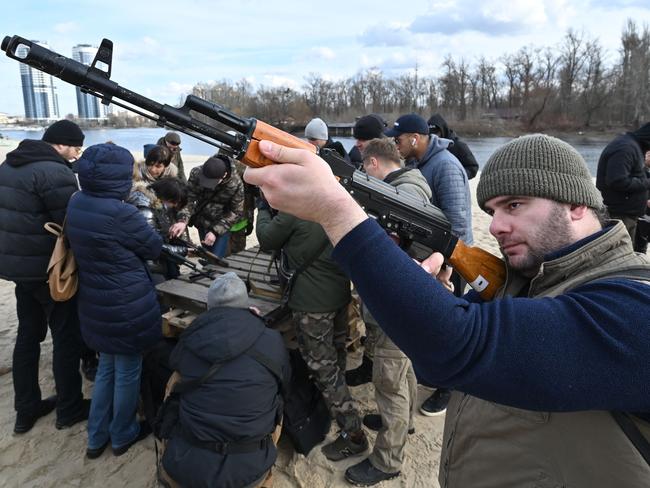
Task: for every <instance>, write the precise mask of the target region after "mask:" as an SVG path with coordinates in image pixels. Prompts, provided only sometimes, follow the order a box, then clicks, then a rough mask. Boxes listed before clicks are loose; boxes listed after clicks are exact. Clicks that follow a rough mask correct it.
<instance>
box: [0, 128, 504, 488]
mask: <svg viewBox="0 0 650 488" xmlns="http://www.w3.org/2000/svg"><path fill="white" fill-rule="evenodd" d="M116 142H119V141H116ZM11 149H13V147H12V146H11V145H1V146H0V157H1V159H0V160H2V161H4V159H5V155H6V153H7V152H8V151H9V150H11ZM134 156H135V157H136V158H140V157H142V155H141V154H135V153H134ZM205 159H206V157H205V156H188V155H185V154H184V155H183V160H184V162H185V166H186V171H189V169H190V168H191V167H193V166H195V165H197V164H201V163H202V162H203V161H204V160H205ZM477 181H478V178H475V179H473V180H472V181H471V182H470V183H471V187H472V195H473V207H474V208H473V230H474V241H475V242H474V244H475V245H478V246H481V247H483V248H484V249H487V250H489V251H491V252H493V253H498V250H497V247H496V243H495V241H494V239H493V238H492V237H491V236H490V235H489V233H488V225H489V224H488V218H487V215H486V214H485V213H483V212H482V211H481V210H480V209H479V208H478V206H477V205H476V197H475V191H476V183H477ZM195 239H196V238H195ZM255 244H256V242H255V239H254V236H249V240H248V246H253V245H255ZM0 317H4V319H3V323H2V325H0V486H2V487H21V488H28V487H68V486H70V487H83V488H88V487H106V486H129V487H131V486H132V487H155V486H157V483H156V479H155V451H154V443H153V438H152V437H149V438H148V439H146V440H145V441H143V442H140V443H138V444H136V445H135V446H134V447H132V448H131V449H130V450H129V451H128V453H127V454H125V455H124V456H121V457H115V456H113V455H112V454H111V453H110V450H108V451H106V452H105V453H104V454H103V455H102V456H101V457H100V458H99V459H97V460H92V461H91V460H88V459H86V458H85V449H86V424H85V422H84V423H80V424H78V425H75V426H74V427H72V428H71V429H68V430H62V431H58V430H56V429H55V427H54V421H55V416H54V414H53V413H52V414H50V415H48V416H46V417H44V418H42V419H40V420H39V421H38V422H37V423H36V425H35V427H34V428H33V429H32V430H31V431H30V432H29V433H27V434H24V435H21V436H17V435H14V434H13V425H14V421H15V412H14V408H13V386H12V375H11V362H12V352H13V344H14V340H15V336H16V330H17V319H16V311H15V298H14V284H13V283H11V282H7V281H0ZM349 359H350V362H349V365H350V366H352V367H353V366H355V365H356V363H358V361H359V360H360V357H359V353H355V355H354V356H352V357H350V358H349ZM40 386H41V390H42V393H43V396H44V397H45V396H48V395H50V394H52V393H54V381H53V377H52V343H51V338H50V336H49V334H48V337H47V339H46V340H45V342H44V343H43V344H42V349H41V361H40ZM351 390H352V394H353V396H354V397H355V398H356V399H357V400H358V401H359V403H360V406H361V409H362V412H363V413H368V412H372V411H374V409H375V405H374V393H373V389H372V387H371V386H369V385H364V386H360V387H355V388H352V389H351ZM91 392H92V383H89V382H87V381H86V380H84V394H85V396H87V397H88V398H90V396H91ZM428 393H429V390H428V389H426V388H423V387H420V391H419V396H420V401H422V400H424V399H425V398H426V397H427V396H428ZM443 421H444V417H442V416H441V417H434V418H429V417H424V416H422V415H420V414H419V413H418V414H417V415H416V421H415V430H416V432H415V434H413V435H411V436H409V441H408V445H407V449H406V460H405V463H404V467H403V470H402V475H401V476H400V477H398V478H396V479H394V480H391V481H387V482H384V483H382V484H381V485H380V486H382V487H384V488H396V487H418V488H425V487H426V488H436V487H438V486H439V485H438V481H437V473H438V463H439V454H440V447H441V440H442V427H443ZM335 436H336V431H335V430H334V429H333V430H332V431H331V432H330V436H329V439H333V438H334V437H335ZM369 437H370V441H371V444H372V441H373V440H374V433H372V432H371V433H370V436H369ZM279 451H280V453H279V458H278V462H277V464H276V469H275V473H276V477H275V480H276V482H275V485H274V486H276V487H277V488H294V487H305V488H306V487H309V488H325V487H344V486H350V485H348V483H347V482H346V481H345V480H344V478H343V473H344V471H345V469H346V468H347V467H348V466H350V465H351V464H355V463H357V462H359V461H360V460H361V459H362V458H361V457H356V458H353V459H350V460H347V461H343V462H340V463H331V462H329V461H328V460H327V459H325V457H324V456H323V455H322V454H321V452H320V449H319V448H315V449H313V450H312V452H311V453H310V455H309V456H307V457H304V456H302V455H299V454H295V453H293V451H292V449H291V446H290V443H289V442H288V441H287V440H285V439H281V441H280V450H279Z"/></svg>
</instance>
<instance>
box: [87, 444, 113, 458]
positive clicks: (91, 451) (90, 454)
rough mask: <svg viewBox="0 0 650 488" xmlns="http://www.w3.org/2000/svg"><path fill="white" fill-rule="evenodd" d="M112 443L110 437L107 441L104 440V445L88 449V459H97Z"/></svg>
mask: <svg viewBox="0 0 650 488" xmlns="http://www.w3.org/2000/svg"><path fill="white" fill-rule="evenodd" d="M110 443H111V440H110V439H108V440H107V441H106V442H104V445H103V446H99V447H97V448H95V449H90V448H88V449H86V457H87V458H88V459H97V458H98V457H99V456H101V455H102V454H103V453H104V451H105V450H106V448H107V447H108V445H109V444H110Z"/></svg>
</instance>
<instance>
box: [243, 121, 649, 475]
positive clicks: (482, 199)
mask: <svg viewBox="0 0 650 488" xmlns="http://www.w3.org/2000/svg"><path fill="white" fill-rule="evenodd" d="M260 149H261V151H262V153H263V154H264V155H265V156H266V157H268V158H270V159H272V160H274V161H278V162H282V163H294V164H293V165H291V164H282V165H272V166H267V167H265V168H260V169H254V170H248V171H247V173H246V175H245V179H246V180H247V181H248V182H249V183H251V184H255V185H258V186H260V187H261V188H262V190H263V191H264V194H265V196H266V198H267V199H268V201H269V203H270V204H271V205H273V207H274V208H278V209H280V210H282V211H285V212H290V213H292V214H295V215H296V216H298V217H300V218H303V219H309V220H312V221H315V222H318V223H319V224H321V225H322V226H323V228H324V230H325V232H326V233H327V235H328V236H329V238H330V240H331V241H332V243H333V244H334V246H335V247H334V251H333V253H332V257H333V259H334V260H335V261H336V262H338V263H339V265H340V266H341V268H342V269H343V270H344V271H345V272H346V273H347V274H348V276H350V278H351V279H352V281H353V282H354V284H355V285H356V287H357V289H358V291H359V294H360V296H361V298H362V299H363V301H364V303H365V304H366V305H367V306H368V309H369V310H370V312H371V313H372V314H373V316H374V317H375V318H376V319H377V322H378V323H379V325H380V326H381V328H382V329H383V330H384V332H386V334H387V335H388V336H389V337H390V338H391V339H392V340H393V341H394V342H395V344H396V345H397V346H398V347H399V348H400V349H401V350H402V351H404V352H405V353H406V355H407V356H408V357H409V358H410V359H411V361H412V362H413V366H414V368H415V370H416V371H418V372H419V374H420V376H421V377H422V378H423V379H424V380H426V381H427V382H429V383H432V384H437V385H442V386H444V387H446V388H450V389H452V390H454V393H453V394H452V397H451V400H450V403H449V407H448V409H447V415H446V418H445V431H444V437H443V439H442V453H441V459H440V473H439V481H440V485H441V486H442V487H465V486H477V485H479V484H480V486H484V487H519V486H533V485H536V486H537V485H540V486H541V485H548V486H559V485H563V486H625V487H639V488H640V487H645V486H647V484H648V479H650V456H649V455H648V453H649V452H650V444H649V443H648V439H650V423H649V422H650V413H649V412H650V393H649V390H648V386H647V385H648V381H649V380H650V363H649V362H648V357H649V356H650V327H648V316H650V313H649V312H650V305H649V304H650V260H649V259H648V258H647V257H646V256H643V255H640V254H635V253H634V251H633V250H632V243H631V241H630V237H629V235H628V233H627V231H626V229H625V227H624V225H623V224H622V223H621V222H618V221H615V222H611V221H609V222H608V221H603V220H602V219H601V215H602V213H601V208H602V201H601V198H600V194H599V192H598V190H597V189H596V188H595V186H594V185H593V183H592V179H591V177H590V175H589V172H588V171H587V168H586V165H585V162H584V160H583V159H582V157H581V156H580V155H579V154H578V153H577V152H576V151H575V150H574V149H573V148H572V147H571V146H569V145H568V144H566V143H565V142H563V141H560V140H559V139H555V138H553V137H548V136H545V135H541V134H536V135H530V136H524V137H520V138H518V139H515V140H513V141H511V142H509V143H508V144H506V145H504V146H503V147H501V148H500V149H498V150H497V151H496V152H495V153H494V154H493V155H492V156H491V157H490V159H489V161H488V162H487V164H486V166H485V167H484V168H483V174H482V175H481V180H480V182H479V186H478V190H477V199H478V203H479V205H480V206H481V208H482V209H484V210H485V211H486V212H487V213H488V214H490V215H491V216H492V222H491V224H490V232H491V234H492V235H493V236H494V237H495V238H496V239H497V241H498V242H499V246H500V247H501V251H502V253H503V255H504V258H505V261H506V266H507V268H508V273H507V281H506V283H504V285H503V286H502V288H501V289H500V291H499V292H498V293H497V296H496V297H495V298H494V299H493V300H491V301H489V302H486V301H483V300H482V299H481V298H480V296H479V295H478V294H477V293H476V292H474V291H470V292H469V293H468V294H466V295H465V296H463V297H455V296H453V295H452V294H451V293H449V292H448V291H447V289H446V288H445V287H444V286H443V284H442V283H440V281H446V280H447V278H448V274H449V273H448V271H442V272H441V271H440V270H441V265H442V263H443V257H442V255H441V254H439V253H434V254H433V255H432V256H431V257H429V258H428V259H426V260H425V261H424V262H423V263H421V265H418V264H416V263H415V262H413V260H412V259H410V258H409V257H408V256H407V255H406V254H405V253H404V252H402V251H401V250H400V249H399V248H398V247H397V246H395V243H394V242H393V241H392V240H391V239H390V237H388V236H387V234H386V232H385V230H383V229H382V228H381V227H380V226H379V225H378V224H377V223H376V222H375V221H374V220H373V219H372V218H368V216H367V215H366V214H365V212H364V211H363V209H362V208H361V207H359V206H358V205H357V204H356V202H355V201H354V200H353V199H352V197H351V196H350V195H349V194H348V193H347V192H346V191H345V189H344V188H343V187H342V186H340V185H338V184H337V182H336V180H335V178H333V177H332V174H331V171H330V169H329V167H328V166H327V165H326V164H325V163H324V162H322V161H321V160H320V159H319V158H318V157H317V156H316V155H314V154H310V153H308V152H307V151H301V150H297V149H289V148H286V147H284V148H281V147H279V146H278V145H275V144H273V143H270V142H267V141H263V142H262V143H260ZM314 202H317V203H314ZM430 274H433V275H437V276H438V278H439V279H438V280H436V279H432V278H431V276H430ZM630 412H634V414H631V413H630Z"/></svg>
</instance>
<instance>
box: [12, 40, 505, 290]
mask: <svg viewBox="0 0 650 488" xmlns="http://www.w3.org/2000/svg"><path fill="white" fill-rule="evenodd" d="M1 47H2V50H3V51H5V52H6V53H7V56H9V57H10V58H12V59H15V60H17V61H19V62H22V63H25V64H27V65H29V66H31V67H33V68H36V69H38V70H40V71H44V72H45V73H49V74H50V75H52V76H55V77H57V78H59V79H61V80H63V81H66V82H68V83H71V84H73V85H76V86H78V87H79V88H80V89H81V91H82V92H84V93H89V94H91V95H94V96H96V97H98V98H100V99H101V101H102V103H104V104H106V105H108V104H111V103H114V104H115V105H117V106H119V107H123V108H126V109H127V110H131V111H133V112H135V113H137V114H139V115H141V116H143V117H147V118H149V119H151V120H154V121H155V122H156V123H157V124H158V125H159V126H161V127H165V126H166V127H169V128H171V129H174V130H177V131H179V132H184V133H185V134H188V135H190V136H193V137H195V138H197V139H199V140H201V141H204V142H207V143H208V144H212V145H213V146H216V147H218V148H219V151H222V152H224V153H226V154H227V155H229V156H231V157H233V158H236V159H238V160H240V161H241V162H243V163H244V164H246V165H247V166H251V167H261V166H266V165H269V164H274V162H273V161H272V160H270V159H268V158H266V157H265V156H263V155H262V154H261V153H260V150H259V141H261V140H270V141H273V142H276V143H278V144H282V145H284V146H290V147H294V148H302V149H307V150H309V151H312V152H314V151H315V148H314V146H312V145H311V144H309V143H308V142H306V141H303V140H301V139H298V138H297V137H295V136H293V135H291V134H288V133H286V132H284V131H282V130H280V129H277V128H275V127H273V126H271V125H269V124H267V123H265V122H262V121H261V120H256V119H254V118H247V117H240V116H238V115H237V114H235V113H233V112H231V111H229V110H228V109H226V108H225V107H222V106H221V105H218V104H216V103H212V102H209V101H207V100H204V99H202V98H199V97H196V96H194V95H189V96H188V97H187V98H186V99H185V103H184V104H183V106H182V107H180V108H176V107H172V106H170V105H166V104H161V103H158V102H156V101H154V100H151V99H149V98H146V97H144V96H142V95H140V94H138V93H135V92H133V91H131V90H128V89H126V88H123V87H121V86H120V85H118V84H117V83H115V82H114V81H112V80H111V79H110V76H111V66H112V58H113V43H112V42H111V41H110V40H108V39H103V40H102V43H101V45H100V47H99V49H98V50H97V54H96V56H95V59H94V60H93V62H92V64H91V65H90V66H86V65H84V64H82V63H79V62H78V61H75V60H73V59H71V58H67V57H65V56H62V55H60V54H57V53H55V52H53V51H50V50H49V49H46V48H44V47H42V46H39V45H38V44H36V43H33V42H31V41H29V40H27V39H24V38H22V37H19V36H13V37H9V36H7V37H5V38H4V40H3V41H2V46H1ZM116 99H117V100H116ZM192 111H193V112H196V113H198V114H201V115H202V116H204V117H205V118H207V119H208V120H209V122H210V123H206V122H203V121H202V120H200V119H199V118H197V117H194V116H192V115H191V114H190V112H192ZM320 156H321V157H322V158H323V159H324V160H325V161H326V162H327V163H328V164H329V165H330V167H331V168H332V172H333V173H334V174H335V175H336V176H337V177H338V178H339V181H340V183H341V184H342V185H343V186H344V187H345V188H346V189H347V191H348V192H349V193H350V194H351V195H352V196H353V197H354V198H355V199H356V201H357V202H358V203H359V205H361V206H362V207H363V208H364V210H365V211H366V212H367V213H368V215H369V216H370V217H372V218H374V219H375V220H376V221H377V222H378V223H379V224H380V225H381V226H382V227H384V228H385V229H386V230H388V231H389V232H392V233H395V234H397V235H398V236H399V238H400V242H401V245H402V247H403V248H405V250H407V252H409V253H410V254H411V255H415V256H417V257H418V258H420V259H423V258H425V257H427V256H428V255H430V254H431V253H432V252H433V251H438V252H440V253H442V255H443V256H444V257H445V259H446V261H447V262H448V263H449V264H450V265H452V266H453V267H454V268H455V269H456V270H457V271H458V273H459V274H460V275H461V276H462V277H463V278H465V280H466V281H467V282H468V283H469V284H470V285H471V286H472V287H473V288H474V289H475V290H476V291H478V292H479V293H480V294H481V296H482V297H483V298H484V299H486V300H489V299H491V298H492V297H493V296H494V294H495V292H496V291H497V290H498V288H499V287H500V286H501V285H502V284H503V282H504V281H505V266H504V263H503V261H502V260H501V259H499V258H497V257H496V256H494V255H492V254H490V253H488V252H487V251H484V250H482V249H480V248H477V247H469V246H467V245H465V244H464V243H463V242H462V241H460V240H459V239H458V238H457V237H456V236H454V235H453V234H452V232H451V225H450V223H449V221H448V220H447V218H446V217H445V216H444V214H443V213H442V212H441V211H440V209H438V208H437V207H435V206H433V205H431V204H430V203H429V202H428V201H425V200H423V199H419V198H417V197H415V196H412V195H409V194H405V193H403V192H400V191H399V190H397V189H396V188H395V187H392V186H390V185H388V184H387V183H384V182H382V181H379V180H377V179H375V178H372V177H370V176H368V175H366V174H365V173H363V172H361V171H358V170H356V169H355V168H354V167H353V166H351V165H350V164H348V163H346V162H345V160H343V159H342V158H341V157H340V156H338V154H336V153H335V152H333V151H328V150H324V151H321V153H320Z"/></svg>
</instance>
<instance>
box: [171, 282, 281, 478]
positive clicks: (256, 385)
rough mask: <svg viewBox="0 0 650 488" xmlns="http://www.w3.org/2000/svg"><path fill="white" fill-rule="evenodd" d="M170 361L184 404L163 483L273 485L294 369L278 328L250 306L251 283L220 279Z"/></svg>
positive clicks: (178, 418) (174, 433) (209, 293)
mask: <svg viewBox="0 0 650 488" xmlns="http://www.w3.org/2000/svg"><path fill="white" fill-rule="evenodd" d="M170 364H171V366H172V367H173V368H174V370H175V371H176V373H175V374H174V375H173V376H172V378H171V379H170V384H169V385H168V390H171V391H172V393H173V392H177V393H178V392H180V393H179V396H180V403H179V407H178V417H177V423H176V425H175V426H174V428H173V429H172V433H171V435H170V438H169V440H168V441H167V444H166V448H165V452H164V454H163V456H162V467H163V469H162V470H161V473H160V475H161V476H160V477H161V478H162V479H161V481H162V482H163V483H166V484H167V485H168V486H176V484H175V483H178V484H179V485H182V486H201V487H223V486H232V487H242V488H243V487H257V486H265V487H268V486H270V483H269V480H268V477H269V475H270V471H271V467H272V466H273V464H274V463H275V459H276V457H277V449H276V446H275V443H276V442H277V439H278V437H279V436H280V423H281V418H282V406H283V401H282V398H281V395H282V391H283V390H285V389H286V388H285V385H288V383H289V381H290V378H291V369H290V366H289V357H288V354H287V351H286V349H285V347H284V342H283V340H282V337H281V335H280V333H279V332H277V331H275V330H272V329H268V328H267V327H266V326H265V325H264V322H262V320H260V318H259V317H258V316H257V315H256V314H255V313H254V312H252V311H251V310H249V301H248V294H247V291H246V285H245V284H244V282H243V281H242V280H241V279H240V278H239V277H238V276H237V275H236V274H235V273H232V272H230V273H226V274H224V275H221V276H219V277H218V278H217V279H215V280H214V282H213V283H212V285H211V286H210V289H209V291H208V310H207V312H204V313H203V314H201V315H200V316H199V317H198V318H197V319H196V320H195V321H194V322H192V325H190V327H188V328H187V329H186V330H185V331H184V332H183V334H182V335H181V336H180V339H179V341H178V344H177V345H176V347H175V348H174V350H173V351H172V354H171V358H170ZM174 383H175V384H174ZM169 478H171V482H170V479H169Z"/></svg>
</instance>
